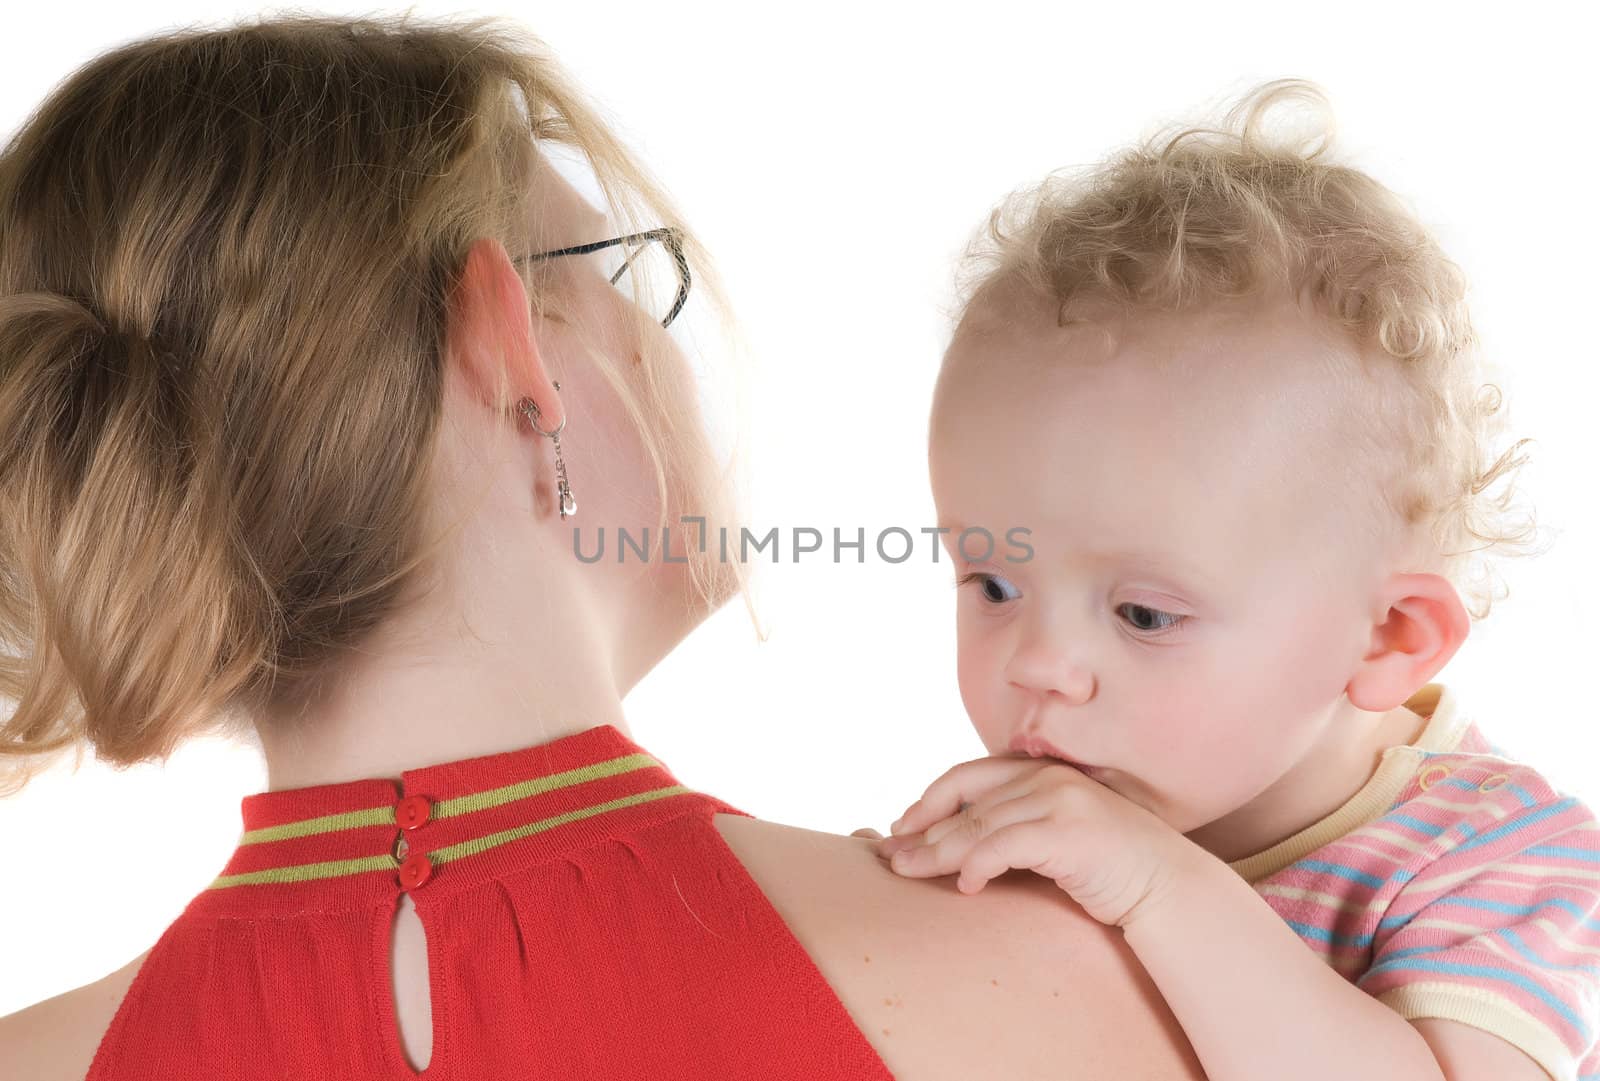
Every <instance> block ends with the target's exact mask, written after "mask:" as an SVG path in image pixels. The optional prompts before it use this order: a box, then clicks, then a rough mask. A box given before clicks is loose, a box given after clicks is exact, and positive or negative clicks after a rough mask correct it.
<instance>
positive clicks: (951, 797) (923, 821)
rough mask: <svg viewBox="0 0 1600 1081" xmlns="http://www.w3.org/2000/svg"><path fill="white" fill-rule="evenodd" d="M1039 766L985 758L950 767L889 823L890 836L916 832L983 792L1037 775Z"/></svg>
mask: <svg viewBox="0 0 1600 1081" xmlns="http://www.w3.org/2000/svg"><path fill="white" fill-rule="evenodd" d="M1038 770H1039V764H1038V762H1037V761H1036V760H1035V759H1032V758H1009V757H994V756H991V757H988V758H978V759H974V760H973V761H971V762H962V763H960V764H959V765H955V766H951V767H950V768H949V769H948V770H946V771H945V772H944V774H943V775H942V776H941V777H939V779H938V780H936V781H934V782H933V783H932V784H931V785H929V786H928V789H927V791H926V792H924V793H923V794H922V798H921V799H919V800H917V802H915V803H913V804H912V805H911V806H910V807H908V808H907V809H906V813H905V814H903V815H901V816H900V817H899V818H898V819H896V820H895V821H894V822H892V823H890V824H889V832H890V833H895V834H899V833H918V832H921V831H922V830H924V829H926V828H927V827H928V826H931V825H932V824H933V823H935V822H937V821H939V820H940V819H941V818H948V817H950V816H951V815H953V814H955V813H956V812H957V811H958V810H960V809H961V805H962V804H963V803H971V802H974V801H975V800H976V799H977V798H978V797H979V796H981V795H983V793H985V792H987V791H989V790H990V789H991V788H994V787H995V786H996V785H1000V784H1004V783H1005V782H1006V781H1009V780H1011V779H1012V778H1013V777H1016V776H1018V775H1020V774H1024V773H1036V772H1038Z"/></svg>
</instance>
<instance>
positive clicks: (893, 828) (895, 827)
mask: <svg viewBox="0 0 1600 1081" xmlns="http://www.w3.org/2000/svg"><path fill="white" fill-rule="evenodd" d="M905 820H906V816H905V815H901V816H900V817H899V818H897V819H895V820H894V821H893V822H891V823H889V832H890V833H899V832H900V825H901V823H903V822H904V821H905Z"/></svg>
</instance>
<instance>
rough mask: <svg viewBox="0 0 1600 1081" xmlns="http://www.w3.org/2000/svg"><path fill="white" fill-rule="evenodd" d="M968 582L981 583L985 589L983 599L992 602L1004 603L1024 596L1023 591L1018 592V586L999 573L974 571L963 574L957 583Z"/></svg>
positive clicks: (961, 584) (959, 584) (962, 584)
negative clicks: (1008, 591)
mask: <svg viewBox="0 0 1600 1081" xmlns="http://www.w3.org/2000/svg"><path fill="white" fill-rule="evenodd" d="M968 582H977V583H979V585H980V586H981V588H982V591H983V599H984V600H986V601H988V602H989V603H990V604H1004V603H1005V602H1006V601H1014V600H1016V599H1017V598H1018V597H1020V596H1022V594H1021V593H1019V592H1017V587H1016V586H1014V585H1012V584H1011V583H1010V582H1008V581H1006V580H1005V579H1004V578H1002V577H1000V576H999V575H998V574H984V573H982V572H981V571H974V572H973V573H971V574H963V575H962V576H961V578H960V579H959V580H958V581H957V582H956V585H957V586H964V585H966V584H967V583H968ZM1007 589H1009V590H1010V591H1011V592H1010V593H1009V594H1008V593H1007V592H1006V590H1007Z"/></svg>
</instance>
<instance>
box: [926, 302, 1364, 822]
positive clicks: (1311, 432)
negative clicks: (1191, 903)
mask: <svg viewBox="0 0 1600 1081" xmlns="http://www.w3.org/2000/svg"><path fill="white" fill-rule="evenodd" d="M1358 372H1359V366H1358V362H1357V360H1356V359H1355V356H1354V353H1353V351H1352V350H1351V349H1350V347H1348V346H1346V345H1343V344H1342V343H1341V342H1340V340H1339V339H1338V338H1337V337H1336V336H1335V335H1334V334H1333V333H1332V331H1331V330H1329V329H1327V328H1326V327H1324V325H1323V324H1322V323H1321V321H1320V320H1319V319H1318V318H1317V317H1315V316H1314V315H1311V314H1309V313H1302V312H1301V311H1300V310H1299V309H1298V308H1297V307H1296V306H1295V305H1293V304H1292V303H1290V302H1289V301H1287V300H1284V301H1280V302H1266V301H1251V302H1249V303H1245V302H1237V303H1230V304H1228V305H1225V306H1219V307H1216V308H1213V309H1211V310H1210V311H1208V312H1206V313H1203V314H1199V315H1184V316H1170V315H1164V314H1134V315H1131V316H1129V317H1126V318H1123V319H1121V320H1118V319H1115V318H1114V317H1110V316H1108V317H1107V318H1106V319H1103V320H1098V321H1097V322H1096V323H1094V324H1093V325H1091V326H1090V327H1087V328H1083V327H1080V328H1060V327H1058V326H1056V321H1055V313H1054V310H1053V308H1052V307H1051V306H1050V305H1048V304H1046V303H1043V302H1035V301H1032V300H1027V299H1019V298H1017V297H1015V296H1013V297H1011V298H1009V299H1007V300H1005V301H1004V302H1003V307H1002V305H1001V303H993V304H990V305H988V306H987V307H986V308H984V309H982V310H980V311H974V312H972V313H971V314H969V317H968V318H967V319H966V320H965V321H964V322H963V325H962V327H961V328H960V329H959V330H958V332H957V335H956V338H955V340H954V341H953V342H952V344H951V347H950V350H949V352H948V354H947V355H946V358H945V363H944V367H943V369H942V371H941V374H940V378H939V385H938V389H937V392H936V394H935V400H934V409H933V417H932V425H931V439H932V442H931V446H930V451H929V466H930V471H931V479H932V484H933V494H934V499H935V502H936V504H937V506H938V512H939V524H940V525H941V526H946V527H950V528H951V532H950V533H947V534H945V535H944V537H943V540H944V542H945V547H946V550H947V551H948V552H949V553H950V555H951V558H952V560H953V561H954V563H955V568H954V573H955V576H957V577H967V576H970V578H969V580H968V581H967V582H966V584H963V585H961V586H960V588H959V590H958V594H957V611H958V616H957V642H958V649H959V680H960V686H961V695H962V699H963V701H964V703H965V705H966V708H967V711H968V712H969V714H970V715H971V718H972V721H973V723H974V725H975V726H976V728H977V730H978V733H979V735H980V737H981V738H982V739H983V742H984V745H985V747H986V748H987V749H988V751H989V752H990V753H991V754H1012V753H1016V749H1015V748H1014V747H1013V740H1015V739H1017V738H1018V737H1019V736H1023V735H1027V734H1031V735H1035V736H1038V737H1042V738H1043V740H1045V741H1048V743H1049V744H1051V745H1053V746H1054V747H1055V748H1056V749H1057V751H1058V752H1059V753H1060V754H1061V755H1063V756H1066V757H1068V758H1071V759H1073V760H1074V761H1076V762H1080V763H1086V764H1087V765H1089V766H1091V767H1094V769H1093V770H1092V772H1091V776H1092V777H1093V778H1094V779H1095V780H1097V781H1099V782H1101V783H1103V784H1105V785H1107V786H1109V787H1110V788H1112V789H1114V790H1116V791H1118V792H1119V793H1121V794H1122V795H1124V796H1126V797H1127V798H1129V799H1131V800H1133V801H1134V802H1136V803H1139V804H1141V805H1142V806H1144V807H1146V808H1148V809H1149V810H1151V811H1153V812H1155V813H1157V814H1158V815H1160V816H1161V817H1163V818H1164V819H1166V820H1167V821H1168V822H1169V823H1170V824H1171V825H1173V826H1174V828H1176V829H1178V830H1180V831H1188V830H1191V829H1196V828H1198V827H1200V826H1202V825H1204V824H1206V823H1209V822H1212V821H1215V820H1216V819H1218V818H1220V817H1222V816H1223V815H1224V814H1226V813H1228V812H1230V811H1233V810H1235V809H1238V808H1240V807H1243V806H1244V805H1245V804H1247V803H1249V802H1250V801H1251V800H1252V799H1253V798H1254V797H1255V796H1257V795H1258V794H1260V793H1261V792H1262V791H1263V790H1264V789H1266V787H1267V786H1268V785H1270V784H1272V783H1273V782H1274V781H1275V780H1277V779H1278V778H1279V777H1281V776H1282V775H1283V774H1284V773H1285V772H1286V771H1287V770H1288V769H1289V768H1290V767H1291V766H1293V765H1294V764H1295V763H1296V762H1298V761H1299V760H1300V759H1301V758H1302V757H1303V756H1305V755H1306V754H1307V753H1309V752H1312V751H1314V750H1316V749H1318V748H1319V747H1323V746H1328V745H1329V742H1328V741H1331V740H1334V739H1336V738H1338V736H1339V735H1340V733H1338V732H1335V731H1333V730H1331V729H1332V726H1331V725H1330V721H1331V720H1332V719H1333V718H1334V717H1335V715H1336V709H1337V707H1338V706H1339V705H1340V702H1341V699H1342V697H1343V693H1344V688H1345V686H1346V685H1347V683H1348V682H1349V680H1350V678H1351V676H1352V675H1353V674H1354V673H1355V671H1356V669H1357V666H1358V664H1359V662H1360V659H1361V658H1362V656H1363V655H1364V654H1365V653H1366V652H1368V650H1369V648H1370V645H1371V635H1372V628H1373V624H1374V619H1375V617H1377V616H1379V615H1380V613H1379V612H1375V611H1371V610H1370V609H1371V608H1372V604H1373V599H1374V597H1375V595H1376V593H1377V590H1378V586H1379V583H1380V579H1381V573H1380V572H1381V570H1382V569H1383V560H1382V559H1381V558H1379V555H1378V553H1379V551H1380V545H1381V543H1382V542H1381V541H1380V540H1379V539H1378V538H1376V537H1373V536H1368V535H1366V534H1368V533H1370V532H1373V530H1372V523H1373V522H1375V521H1377V520H1378V519H1377V517H1376V515H1375V514H1374V513H1373V512H1372V511H1370V510H1364V509H1362V503H1363V498H1364V497H1363V496H1362V495H1361V494H1360V493H1361V491H1362V490H1363V486H1366V490H1370V485H1371V484H1372V480H1371V479H1370V478H1371V477H1372V476H1373V475H1374V472H1373V466H1372V464H1371V463H1372V461H1373V452H1371V451H1368V452H1367V453H1366V455H1365V456H1362V455H1361V454H1359V453H1353V452H1352V449H1351V448H1352V446H1354V445H1356V444H1355V440H1356V438H1357V437H1356V435H1355V433H1356V432H1358V431H1359V430H1360V425H1359V424H1357V423H1355V421H1354V417H1355V410H1356V409H1357V407H1358V404H1359V401H1360V398H1359V392H1358V391H1352V390H1351V389H1348V388H1349V387H1350V386H1352V385H1354V384H1355V376H1356V374H1357V373H1358ZM1358 462H1365V463H1366V464H1365V465H1360V464H1357V463H1358ZM980 526H981V527H983V528H985V529H987V530H988V531H989V532H990V533H992V534H993V535H994V537H995V539H996V541H997V545H996V548H995V551H994V554H993V555H992V556H991V557H990V558H988V559H981V558H978V559H972V560H969V559H968V558H965V557H964V556H963V554H962V552H961V551H959V545H958V544H957V536H958V534H959V533H960V531H961V530H962V529H963V528H966V527H980ZM1012 527H1024V528H1026V529H1028V530H1031V533H1030V534H1029V535H1028V536H1027V537H1026V538H1025V542H1026V543H1027V544H1028V545H1031V547H1032V549H1033V552H1032V555H1031V558H1028V559H1027V560H1026V561H1020V562H1008V561H1007V559H1006V556H1007V555H1011V556H1013V557H1017V556H1020V555H1021V554H1022V553H1021V552H1020V551H1019V549H1018V548H1017V547H1015V546H1008V545H1007V544H1006V540H1005V533H1006V530H1008V529H1010V528H1012ZM982 547H983V545H982V543H981V541H980V538H978V537H976V536H974V537H972V538H969V540H968V542H967V545H966V548H967V554H968V555H971V556H975V557H981V556H982V551H981V549H982ZM1378 622H1381V619H1380V620H1378Z"/></svg>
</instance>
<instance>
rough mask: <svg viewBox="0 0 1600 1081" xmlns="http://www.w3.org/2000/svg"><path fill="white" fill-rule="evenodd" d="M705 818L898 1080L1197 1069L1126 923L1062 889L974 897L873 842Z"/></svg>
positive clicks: (994, 888)
mask: <svg viewBox="0 0 1600 1081" xmlns="http://www.w3.org/2000/svg"><path fill="white" fill-rule="evenodd" d="M713 821H714V823H715V826H716V828H717V830H718V832H719V833H720V834H721V835H722V837H723V839H724V840H725V841H726V842H727V844H728V846H729V848H730V849H732V850H733V852H734V855H735V856H736V857H737V858H738V859H739V861H740V862H741V863H743V864H744V866H745V869H746V870H747V871H748V872H749V873H750V875H751V877H752V878H753V879H755V881H756V884H757V885H758V886H759V887H760V888H761V890H762V892H763V893H765V894H766V896H767V899H768V901H769V902H771V904H772V905H773V907H774V908H775V909H777V911H778V914H779V915H780V916H782V917H783V919H784V922H785V923H787V924H788V925H789V929H790V931H791V932H792V933H793V934H794V936H795V938H796V939H798V940H799V942H800V944H801V946H803V947H804V948H805V950H806V952H807V953H809V954H810V955H811V958H812V960H813V962H815V963H816V965H817V967H818V968H819V969H820V970H821V972H822V974H823V976H824V978H826V979H827V981H828V983H829V984H830V985H831V986H832V987H833V989H834V991H835V992H836V993H837V994H838V995H839V998H840V1000H841V1001H842V1002H843V1003H844V1005H845V1008H846V1009H847V1010H848V1011H849V1012H850V1014H851V1016H852V1018H853V1019H854V1020H855V1022H856V1024H857V1026H858V1027H859V1028H860V1029H861V1031H862V1033H863V1034H865V1036H866V1037H867V1039H868V1040H869V1041H870V1042H871V1043H872V1044H873V1046H874V1047H875V1048H876V1049H877V1050H878V1052H879V1055H880V1056H881V1057H882V1058H883V1060H884V1062H885V1064H886V1065H887V1066H888V1067H889V1069H890V1072H892V1073H893V1074H894V1075H895V1077H897V1078H901V1079H902V1081H921V1079H927V1078H941V1079H943V1078H970V1077H980V1076H1005V1077H1007V1078H1012V1079H1015V1081H1027V1079H1030V1078H1039V1079H1044V1078H1051V1079H1060V1078H1064V1077H1067V1078H1072V1079H1073V1081H1080V1079H1083V1081H1088V1079H1091V1078H1099V1077H1117V1078H1132V1077H1161V1078H1164V1079H1181V1078H1185V1077H1188V1078H1202V1077H1203V1076H1204V1074H1203V1073H1202V1072H1201V1070H1200V1066H1199V1063H1198V1061H1197V1060H1196V1059H1195V1058H1194V1053H1193V1051H1192V1050H1191V1049H1190V1047H1189V1043H1188V1040H1187V1039H1186V1038H1185V1037H1184V1035H1183V1030H1182V1028H1181V1027H1180V1026H1179V1025H1178V1023H1177V1020H1176V1018H1174V1017H1173V1015H1172V1013H1171V1011H1170V1010H1169V1009H1168V1008H1167V1006H1166V1003H1165V1002H1164V1001H1163V999H1162V998H1161V995H1160V993H1159V992H1158V991H1157V989H1156V987H1155V985H1154V983H1153V982H1152V981H1151V980H1150V978H1149V976H1148V974H1147V973H1146V972H1145V971H1144V968H1143V966H1142V965H1140V964H1139V961H1138V958H1137V957H1135V956H1134V954H1133V952H1132V951H1131V950H1130V949H1129V948H1128V947H1127V944H1126V943H1125V942H1124V940H1123V937H1122V934H1121V932H1119V931H1117V930H1116V929H1114V928H1108V927H1104V926H1102V925H1101V924H1099V923H1097V922H1095V921H1094V920H1093V919H1091V918H1090V917H1089V916H1088V915H1086V914H1085V913H1084V912H1083V910H1082V909H1081V908H1080V907H1079V906H1078V905H1076V904H1074V903H1073V902H1072V901H1071V899H1070V898H1069V897H1067V896H1066V894H1064V893H1063V892H1062V891H1061V890H1060V889H1059V888H1058V887H1057V886H1056V885H1055V883H1053V882H1050V881H1048V880H1046V879H1044V878H1041V877H1040V876H1038V875H1035V874H1028V873H1023V872H1014V873H1011V874H1007V875H1004V876H1001V877H1000V878H997V879H994V880H992V881H990V882H989V884H988V885H986V886H985V887H984V888H983V889H982V890H981V891H979V892H978V893H976V894H971V895H967V894H962V893H960V892H959V891H957V890H956V888H955V879H954V877H950V878H944V879H909V878H903V877H901V876H899V875H896V874H895V873H894V872H893V871H891V870H889V868H888V867H887V866H886V865H884V864H883V863H882V861H880V860H879V859H878V857H877V855H876V853H875V851H874V847H873V843H872V842H871V841H870V840H868V839H866V838H859V837H841V836H838V835H836V834H830V833H819V832H816V831H814V830H807V829H801V828H798V827H795V826H787V825H782V824H779V823H774V822H766V821H763V820H760V819H756V818H750V817H745V816H739V815H732V814H719V815H716V816H715V817H714V819H713Z"/></svg>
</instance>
